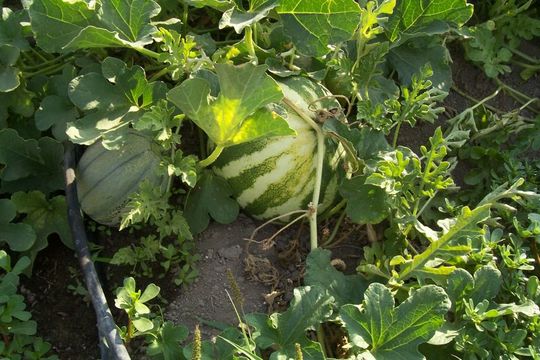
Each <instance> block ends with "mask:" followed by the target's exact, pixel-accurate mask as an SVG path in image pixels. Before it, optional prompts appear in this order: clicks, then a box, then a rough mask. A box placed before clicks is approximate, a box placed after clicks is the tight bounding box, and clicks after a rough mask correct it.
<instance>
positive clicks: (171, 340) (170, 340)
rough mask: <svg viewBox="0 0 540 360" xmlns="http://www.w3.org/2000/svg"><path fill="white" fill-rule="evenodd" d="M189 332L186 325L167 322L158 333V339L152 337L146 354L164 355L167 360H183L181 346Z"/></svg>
mask: <svg viewBox="0 0 540 360" xmlns="http://www.w3.org/2000/svg"><path fill="white" fill-rule="evenodd" d="M188 335H189V330H188V329H187V327H185V326H184V325H178V326H176V325H174V324H173V323H172V322H170V321H166V322H165V323H164V324H163V326H162V327H161V328H160V329H159V331H158V336H157V337H152V340H151V342H150V343H149V344H148V347H147V349H146V353H147V354H148V355H150V356H157V355H159V354H162V355H163V357H164V358H165V359H181V358H182V357H181V355H182V347H181V346H180V344H181V343H182V342H183V341H184V340H186V338H187V337H188Z"/></svg>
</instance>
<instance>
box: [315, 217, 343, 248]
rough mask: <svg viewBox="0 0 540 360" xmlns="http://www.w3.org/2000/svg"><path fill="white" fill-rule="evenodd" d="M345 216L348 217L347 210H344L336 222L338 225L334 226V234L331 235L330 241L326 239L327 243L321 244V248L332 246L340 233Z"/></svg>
mask: <svg viewBox="0 0 540 360" xmlns="http://www.w3.org/2000/svg"><path fill="white" fill-rule="evenodd" d="M345 215H346V212H345V210H343V211H342V212H341V214H340V215H339V217H338V219H337V221H336V224H335V225H334V229H333V230H332V233H331V234H330V236H329V237H328V239H326V241H325V242H324V243H322V244H321V247H326V246H330V245H331V244H332V241H334V238H335V237H336V235H337V233H338V231H339V228H340V227H341V223H342V222H343V219H345Z"/></svg>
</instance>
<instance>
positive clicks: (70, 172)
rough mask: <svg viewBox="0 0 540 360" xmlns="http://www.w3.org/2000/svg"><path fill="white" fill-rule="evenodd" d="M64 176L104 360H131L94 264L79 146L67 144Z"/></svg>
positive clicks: (69, 212)
mask: <svg viewBox="0 0 540 360" xmlns="http://www.w3.org/2000/svg"><path fill="white" fill-rule="evenodd" d="M65 149H66V150H65V153H64V176H65V183H66V202H67V205H68V221H69V227H70V229H71V234H72V237H73V244H74V246H75V251H76V253H77V257H78V259H79V264H80V266H81V270H82V272H83V275H84V280H85V283H86V288H87V289H88V293H89V295H90V298H91V300H92V305H93V306H94V311H95V313H96V317H97V328H98V335H99V339H100V344H99V346H100V351H101V359H102V360H130V359H131V358H130V356H129V353H128V352H127V350H126V347H125V346H124V343H123V341H122V339H121V338H120V334H119V333H118V330H117V328H116V324H115V322H114V319H113V316H112V313H111V310H110V309H109V306H108V304H107V299H106V298H105V293H104V292H103V288H102V287H101V283H100V281H99V277H98V274H97V272H96V267H95V266H94V262H93V261H92V258H91V256H90V255H91V254H90V250H89V248H88V238H87V236H86V231H85V228H84V222H83V218H82V213H81V209H80V205H79V200H78V197H77V182H76V181H77V179H76V176H75V165H76V156H75V147H74V145H73V144H71V143H65Z"/></svg>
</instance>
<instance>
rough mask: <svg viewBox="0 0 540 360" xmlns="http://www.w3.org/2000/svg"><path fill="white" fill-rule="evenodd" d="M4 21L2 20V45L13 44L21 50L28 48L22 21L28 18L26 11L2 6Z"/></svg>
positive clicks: (0, 39) (0, 41) (0, 26)
mask: <svg viewBox="0 0 540 360" xmlns="http://www.w3.org/2000/svg"><path fill="white" fill-rule="evenodd" d="M1 11H2V21H0V45H12V46H15V47H17V48H19V49H21V50H28V49H29V45H28V41H27V40H26V36H27V35H26V34H25V33H24V30H23V26H22V23H24V21H25V20H26V17H27V15H26V11H23V10H21V11H13V10H11V9H10V8H9V7H2V8H1Z"/></svg>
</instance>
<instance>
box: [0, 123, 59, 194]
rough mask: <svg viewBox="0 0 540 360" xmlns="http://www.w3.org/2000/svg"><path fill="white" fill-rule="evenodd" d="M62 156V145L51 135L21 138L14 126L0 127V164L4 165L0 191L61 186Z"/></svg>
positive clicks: (47, 189) (57, 188) (49, 189)
mask: <svg viewBox="0 0 540 360" xmlns="http://www.w3.org/2000/svg"><path fill="white" fill-rule="evenodd" d="M63 159H64V148H63V146H62V144H61V143H59V142H58V141H56V140H54V139H51V138H48V137H43V138H40V139H39V140H35V139H28V140H25V139H23V138H22V137H20V136H19V134H18V133H17V131H16V130H13V129H2V130H0V164H3V165H5V166H4V168H3V169H2V170H1V171H0V179H1V180H2V191H5V192H14V191H17V190H22V189H39V190H42V191H44V192H46V193H49V192H51V191H55V190H59V189H63V188H64V172H63V167H62V163H63Z"/></svg>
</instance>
